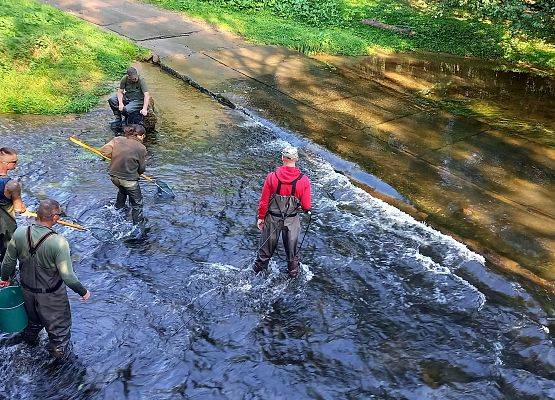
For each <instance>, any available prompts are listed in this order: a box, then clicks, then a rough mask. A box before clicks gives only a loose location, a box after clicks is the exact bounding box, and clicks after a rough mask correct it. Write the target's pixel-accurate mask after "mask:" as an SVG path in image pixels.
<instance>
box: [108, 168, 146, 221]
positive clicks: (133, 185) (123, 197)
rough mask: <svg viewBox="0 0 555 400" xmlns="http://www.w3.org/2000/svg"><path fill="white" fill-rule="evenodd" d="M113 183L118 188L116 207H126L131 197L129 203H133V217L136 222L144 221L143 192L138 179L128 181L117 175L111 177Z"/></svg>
mask: <svg viewBox="0 0 555 400" xmlns="http://www.w3.org/2000/svg"><path fill="white" fill-rule="evenodd" d="M110 178H111V179H112V183H113V184H114V185H116V187H117V188H118V196H117V198H116V204H115V207H116V208H117V209H120V208H123V207H125V203H126V201H127V197H129V204H131V217H132V218H133V223H134V224H139V223H141V222H143V219H144V216H143V194H142V193H141V187H140V186H139V182H138V181H127V180H125V179H120V178H118V177H115V176H111V177H110Z"/></svg>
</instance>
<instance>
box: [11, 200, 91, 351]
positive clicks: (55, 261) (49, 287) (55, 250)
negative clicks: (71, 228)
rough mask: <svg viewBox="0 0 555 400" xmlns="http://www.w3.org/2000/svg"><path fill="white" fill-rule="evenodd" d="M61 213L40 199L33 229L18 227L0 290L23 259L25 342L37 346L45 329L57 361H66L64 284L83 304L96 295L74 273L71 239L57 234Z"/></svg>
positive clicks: (67, 331)
mask: <svg viewBox="0 0 555 400" xmlns="http://www.w3.org/2000/svg"><path fill="white" fill-rule="evenodd" d="M61 214H62V210H61V208H60V205H59V204H58V202H57V201H54V200H43V201H41V203H40V205H39V208H38V210H37V219H36V221H35V222H34V223H33V224H32V225H31V226H22V227H19V228H17V230H16V231H15V233H14V235H13V237H12V240H10V243H9V244H8V249H7V251H6V256H5V257H4V261H3V262H2V271H1V275H2V280H1V281H0V287H4V286H7V285H8V284H9V281H8V280H9V278H10V276H11V275H12V274H13V273H14V271H15V266H16V263H17V261H18V260H19V277H20V283H21V286H22V287H23V298H24V301H25V311H26V312H27V317H28V318H29V325H27V328H25V330H24V331H23V338H24V339H25V340H26V341H27V342H29V343H31V344H36V343H37V342H38V334H39V332H40V331H41V330H42V328H46V332H47V333H48V338H49V341H50V352H51V354H52V355H53V356H54V357H55V358H62V357H64V355H65V354H67V353H68V352H69V349H70V336H71V310H70V308H69V301H68V298H67V292H66V286H65V285H67V286H68V287H69V288H70V289H71V290H73V291H74V292H75V293H77V294H79V295H80V296H81V300H83V301H86V300H88V299H89V297H90V296H91V294H90V292H89V291H88V290H87V289H85V288H84V287H83V285H82V284H81V283H80V282H79V280H78V279H77V277H76V276H75V273H74V272H73V267H72V264H71V257H70V253H69V244H68V242H67V240H66V239H65V238H64V237H63V236H61V235H58V234H57V233H56V232H54V231H53V230H52V226H54V225H55V224H56V223H57V222H58V220H59V219H60V215H61ZM64 283H65V285H64Z"/></svg>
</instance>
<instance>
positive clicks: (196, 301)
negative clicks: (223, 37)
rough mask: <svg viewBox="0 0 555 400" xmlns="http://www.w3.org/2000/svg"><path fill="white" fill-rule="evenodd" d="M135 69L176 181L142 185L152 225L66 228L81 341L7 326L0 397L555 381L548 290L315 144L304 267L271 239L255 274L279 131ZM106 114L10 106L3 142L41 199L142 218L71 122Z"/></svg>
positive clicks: (530, 386) (368, 392) (89, 130)
mask: <svg viewBox="0 0 555 400" xmlns="http://www.w3.org/2000/svg"><path fill="white" fill-rule="evenodd" d="M142 70H143V74H144V75H145V76H146V78H147V80H148V81H149V83H150V87H152V88H153V89H155V90H153V91H154V96H155V99H156V100H157V105H158V108H159V110H160V122H159V126H158V128H159V132H158V133H157V135H156V136H155V137H151V138H150V139H149V140H148V143H147V147H148V149H149V154H150V159H149V168H148V173H149V174H152V175H155V176H159V177H163V179H164V180H165V181H167V182H168V183H170V184H171V185H172V186H173V188H174V190H175V192H176V194H177V199H175V200H163V199H160V198H158V197H157V196H156V191H155V188H154V187H152V186H150V185H148V184H144V185H143V192H144V195H145V213H146V215H147V217H148V218H149V223H150V225H151V229H150V231H149V233H148V235H147V238H146V239H145V240H144V241H141V242H135V243H126V242H123V241H114V242H109V243H101V242H99V241H97V240H96V239H94V238H92V237H91V236H90V235H88V234H86V233H78V232H74V231H69V230H66V229H65V228H59V231H61V232H63V233H64V234H65V235H66V236H67V237H68V239H69V240H70V242H71V244H72V251H73V258H74V260H75V266H76V271H77V274H78V276H79V277H80V278H81V280H82V281H83V282H84V284H85V285H86V286H87V287H88V288H89V289H90V290H91V292H92V294H93V297H92V298H91V300H90V301H89V302H87V303H80V302H79V300H78V298H77V296H76V295H74V294H73V293H70V299H71V303H72V310H73V337H72V339H73V342H74V347H75V350H74V352H75V355H76V359H73V360H71V361H69V362H67V363H66V364H64V365H62V366H59V365H54V364H52V362H51V361H50V359H49V356H48V354H47V352H46V350H45V349H44V348H43V346H39V347H38V348H30V347H28V346H27V345H25V344H21V343H19V344H13V343H10V342H9V341H7V336H6V335H4V336H0V338H1V339H0V340H1V343H2V344H0V376H1V377H2V379H0V399H4V398H6V399H89V398H90V399H125V398H128V399H181V398H183V399H415V400H416V399H418V400H420V399H438V400H439V399H480V400H489V399H525V398H526V399H553V398H555V381H554V379H555V349H554V347H553V344H552V338H553V337H552V335H551V334H550V332H549V324H550V321H549V315H547V313H546V311H545V310H546V309H547V308H548V307H549V305H550V304H551V305H552V304H553V303H552V300H553V299H550V298H549V297H547V296H546V295H544V294H542V293H540V292H537V293H531V292H530V291H528V290H527V289H525V288H524V287H523V286H521V285H520V284H519V283H518V282H515V281H513V280H511V279H510V278H507V277H504V276H501V275H498V274H496V273H494V272H492V271H490V270H489V269H488V268H486V267H484V265H483V264H484V262H483V259H482V257H480V256H479V255H477V254H474V253H472V252H470V251H469V250H468V249H466V248H465V247H464V246H463V245H461V244H460V243H458V242H456V241H454V240H453V239H451V238H449V237H447V236H444V235H442V234H440V233H439V232H436V231H434V230H433V229H431V228H428V227H427V226H425V225H423V224H421V223H418V222H416V221H415V220H413V219H412V218H411V217H409V216H407V215H406V214H404V213H402V212H400V211H399V210H397V209H395V208H393V207H391V206H389V205H387V204H385V203H383V202H381V201H379V200H376V199H374V198H372V197H371V196H369V195H368V194H367V193H365V192H363V191H362V190H360V189H357V188H355V187H354V186H353V185H352V184H351V183H350V182H349V181H348V179H346V178H345V177H344V176H342V175H340V174H337V173H336V172H334V170H333V168H332V167H331V165H330V164H329V163H328V162H327V161H325V160H323V159H321V158H319V156H317V155H315V154H314V153H313V152H311V151H306V150H305V151H302V152H301V159H302V161H301V168H302V169H303V171H304V172H305V173H307V174H308V175H309V176H310V177H311V180H312V182H313V190H314V208H315V216H314V218H313V222H312V225H311V226H310V230H309V234H308V237H307V239H306V242H305V248H304V251H303V254H302V256H303V257H302V273H301V275H300V276H299V278H298V279H296V280H292V281H290V280H288V279H287V278H286V274H285V271H286V268H285V264H284V262H283V261H281V260H280V259H279V258H275V261H272V263H271V271H270V273H269V274H268V275H267V276H264V277H255V276H252V275H251V274H250V273H249V270H248V269H249V267H250V263H251V261H252V258H253V256H254V250H255V249H256V246H257V240H258V232H257V230H256V228H255V226H254V222H255V212H256V207H257V200H258V196H259V190H260V187H261V184H262V181H263V178H264V176H265V175H266V173H267V172H268V171H270V170H271V169H273V168H274V167H275V166H277V165H278V162H279V160H278V151H279V149H280V148H281V147H282V146H283V145H284V144H285V141H284V139H283V138H281V137H279V136H278V135H276V134H275V133H272V132H270V131H268V130H266V129H265V128H263V127H261V126H260V125H258V124H256V123H254V122H252V121H250V120H248V119H245V117H243V116H242V115H241V114H239V113H237V112H236V111H233V110H229V109H227V108H224V107H223V106H221V105H219V104H218V103H216V102H214V101H212V100H210V99H209V98H207V97H206V96H204V95H202V94H200V93H197V92H196V91H194V90H193V89H191V88H189V87H188V86H186V85H184V84H179V83H178V82H177V81H176V80H174V79H173V78H170V77H168V76H166V75H164V74H162V73H161V72H159V71H158V70H157V69H155V67H151V66H146V65H143V66H142ZM109 118H110V115H109V112H108V111H107V107H101V108H99V109H97V110H95V111H93V112H91V113H88V114H86V115H83V116H80V117H78V118H76V119H75V118H64V119H60V120H57V119H54V120H47V119H45V120H42V119H17V118H16V119H13V118H11V119H8V118H1V119H0V131H1V133H2V136H1V138H2V141H1V145H3V146H12V147H15V148H17V149H18V150H19V151H20V152H21V155H20V160H21V163H20V165H19V167H18V171H17V172H18V174H19V175H20V176H22V175H25V176H23V177H22V181H23V184H24V187H25V192H24V195H25V199H26V201H27V203H28V204H29V205H30V206H36V204H37V201H38V200H37V199H39V198H41V197H43V196H51V197H54V198H56V199H58V200H60V201H61V202H62V203H63V204H64V205H65V206H66V207H67V211H68V213H69V214H71V215H73V216H76V217H79V219H80V221H81V222H82V223H83V224H86V225H89V226H106V227H109V228H110V229H112V230H113V231H114V232H116V233H118V234H124V233H125V232H126V231H127V230H129V229H130V225H129V223H128V222H126V221H125V220H124V219H122V218H121V217H120V216H119V215H118V214H117V213H116V212H115V211H114V210H113V208H112V207H111V204H112V203H113V200H114V197H115V188H114V187H113V186H112V184H111V182H110V180H109V179H108V177H107V175H106V172H105V171H106V165H105V163H104V162H103V161H101V160H99V159H98V158H96V157H94V156H91V155H89V154H85V153H83V152H82V151H81V150H80V149H78V148H75V147H74V146H73V145H71V144H70V143H69V142H68V140H67V137H68V136H69V135H70V134H74V133H76V134H78V135H79V136H80V137H81V138H82V139H84V140H87V141H89V142H92V143H94V144H95V145H101V144H102V143H104V142H105V141H106V140H108V139H109V138H110V133H109V132H108V130H107V128H106V127H107V122H108V120H109ZM24 222H25V221H24V220H20V223H24ZM304 224H305V225H304V226H306V219H305V221H304ZM542 304H543V306H542ZM552 328H555V327H553V326H552ZM43 341H45V338H43Z"/></svg>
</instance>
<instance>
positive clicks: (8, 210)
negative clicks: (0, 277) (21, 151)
mask: <svg viewBox="0 0 555 400" xmlns="http://www.w3.org/2000/svg"><path fill="white" fill-rule="evenodd" d="M16 165H17V153H16V151H15V150H14V149H10V148H8V147H2V148H0V262H2V260H3V259H4V254H5V253H6V247H7V246H8V243H9V242H10V239H11V238H12V235H13V233H14V232H15V229H16V228H17V224H16V222H15V213H16V212H17V213H24V212H25V210H26V208H25V204H24V203H23V201H22V200H21V184H20V183H19V182H18V181H16V180H14V179H10V178H8V172H9V171H11V170H13V169H14V168H15V167H16Z"/></svg>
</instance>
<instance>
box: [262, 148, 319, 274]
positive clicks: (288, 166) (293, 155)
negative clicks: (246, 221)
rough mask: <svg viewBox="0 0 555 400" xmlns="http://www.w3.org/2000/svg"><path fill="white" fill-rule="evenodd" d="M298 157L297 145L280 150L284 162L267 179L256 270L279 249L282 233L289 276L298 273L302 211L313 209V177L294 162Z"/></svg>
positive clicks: (268, 260)
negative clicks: (311, 180)
mask: <svg viewBox="0 0 555 400" xmlns="http://www.w3.org/2000/svg"><path fill="white" fill-rule="evenodd" d="M298 160H299V154H298V151H297V148H296V147H292V146H287V147H285V148H284V149H283V150H282V152H281V161H282V162H283V166H281V167H279V168H278V169H277V170H276V171H274V172H270V173H269V174H268V176H267V177H266V180H265V181H264V186H263V187H262V194H261V196H260V203H259V205H258V221H257V224H256V225H257V226H258V229H260V230H261V231H262V234H261V236H260V249H259V251H258V257H257V259H256V261H255V263H254V267H253V269H254V271H255V272H257V273H258V272H260V271H262V270H264V269H266V268H267V267H268V263H269V262H270V258H271V257H272V255H273V254H274V251H275V250H276V247H277V244H278V239H279V235H280V233H281V235H282V239H283V245H284V246H285V254H286V255H287V269H288V271H289V276H291V277H292V278H294V277H296V276H297V275H298V273H299V257H298V254H297V251H298V249H297V243H298V240H299V233H300V231H301V220H300V216H299V214H298V213H299V212H300V211H302V210H304V211H305V212H308V211H310V209H311V196H310V181H309V179H308V177H307V176H305V175H303V174H302V173H301V171H300V170H299V169H298V168H297V167H296V166H295V163H296V162H297V161H298Z"/></svg>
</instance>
